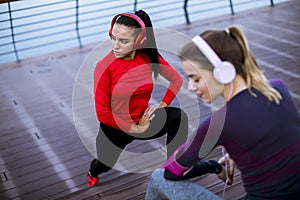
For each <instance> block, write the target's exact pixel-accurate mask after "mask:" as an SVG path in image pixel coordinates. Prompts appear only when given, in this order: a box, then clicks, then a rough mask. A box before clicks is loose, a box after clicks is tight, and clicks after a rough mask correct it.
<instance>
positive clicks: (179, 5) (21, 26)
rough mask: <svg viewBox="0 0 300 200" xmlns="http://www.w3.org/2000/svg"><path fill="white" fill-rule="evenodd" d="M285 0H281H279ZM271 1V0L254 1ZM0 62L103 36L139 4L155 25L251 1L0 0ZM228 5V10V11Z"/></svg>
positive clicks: (236, 7) (183, 20) (223, 10)
mask: <svg viewBox="0 0 300 200" xmlns="http://www.w3.org/2000/svg"><path fill="white" fill-rule="evenodd" d="M282 1H284V0H282ZM259 2H260V4H261V6H264V5H271V6H274V2H273V0H270V1H269V0H256V1H255V3H256V4H259ZM0 3H1V4H0V64H1V63H4V62H11V61H17V62H20V61H21V60H22V59H24V58H28V57H31V56H33V55H40V54H46V53H49V52H53V51H58V50H63V49H66V48H73V47H82V46H83V45H86V44H90V43H95V42H99V41H102V40H105V39H107V37H108V35H107V32H108V28H109V24H110V20H111V18H112V17H113V16H114V15H115V14H117V13H121V12H127V11H135V10H138V9H143V10H145V11H146V12H147V13H149V15H150V16H151V19H152V20H153V24H154V25H156V27H168V26H171V25H178V24H184V23H187V24H190V23H191V18H193V20H200V19H204V18H208V17H212V16H214V14H215V13H217V14H218V15H221V14H228V13H231V14H235V12H236V11H239V10H240V9H239V8H240V7H243V6H244V7H245V6H248V7H249V6H250V7H251V4H253V1H252V0H240V1H238V2H236V3H235V2H233V0H202V1H196V0H164V1H161V0H151V1H150V0H139V1H138V0H134V1H133V2H132V3H128V1H124V0H123V1H122V0H114V1H111V0H102V1H99V0H98V1H92V0H89V1H83V0H81V1H80V0H55V1H50V0H48V1H33V0H27V1H4V3H3V1H2V2H0ZM229 10H230V11H229Z"/></svg>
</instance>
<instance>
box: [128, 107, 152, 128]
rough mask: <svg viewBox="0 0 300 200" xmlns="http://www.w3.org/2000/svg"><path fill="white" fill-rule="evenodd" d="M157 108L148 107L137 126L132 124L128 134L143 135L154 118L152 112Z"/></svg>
mask: <svg viewBox="0 0 300 200" xmlns="http://www.w3.org/2000/svg"><path fill="white" fill-rule="evenodd" d="M156 108H157V107H154V106H150V107H148V108H147V109H146V110H145V112H144V114H143V116H142V118H141V119H140V121H139V123H138V125H136V124H132V125H131V129H130V130H129V132H130V133H143V132H145V131H146V130H147V129H148V128H149V126H150V123H151V120H152V119H153V118H154V117H155V114H154V111H155V110H156Z"/></svg>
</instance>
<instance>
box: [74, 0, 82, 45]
mask: <svg viewBox="0 0 300 200" xmlns="http://www.w3.org/2000/svg"><path fill="white" fill-rule="evenodd" d="M75 23H76V34H77V40H78V43H79V47H80V48H81V47H82V43H81V38H80V32H79V0H76V22H75Z"/></svg>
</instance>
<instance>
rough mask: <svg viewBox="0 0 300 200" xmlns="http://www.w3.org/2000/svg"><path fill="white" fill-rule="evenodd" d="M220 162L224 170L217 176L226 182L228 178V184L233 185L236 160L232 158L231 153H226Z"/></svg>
mask: <svg viewBox="0 0 300 200" xmlns="http://www.w3.org/2000/svg"><path fill="white" fill-rule="evenodd" d="M218 163H220V164H221V165H222V166H223V170H222V172H221V173H220V174H217V177H218V178H219V179H221V180H223V181H224V182H226V180H227V179H228V180H227V181H228V182H227V184H228V185H232V183H233V175H234V169H235V162H234V161H233V160H232V159H231V158H230V156H229V154H226V155H224V156H223V157H221V158H220V159H219V160H218ZM225 167H227V169H225Z"/></svg>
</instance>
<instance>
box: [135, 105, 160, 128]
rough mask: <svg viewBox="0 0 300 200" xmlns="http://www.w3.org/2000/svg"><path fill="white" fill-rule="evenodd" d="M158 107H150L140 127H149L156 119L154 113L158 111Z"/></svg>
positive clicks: (141, 120) (140, 122)
mask: <svg viewBox="0 0 300 200" xmlns="http://www.w3.org/2000/svg"><path fill="white" fill-rule="evenodd" d="M156 108H157V107H155V106H150V107H148V108H147V109H146V110H145V112H144V114H143V116H142V118H141V119H140V121H139V126H149V125H150V123H151V120H152V119H153V118H154V117H155V114H154V111H155V110H156Z"/></svg>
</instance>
